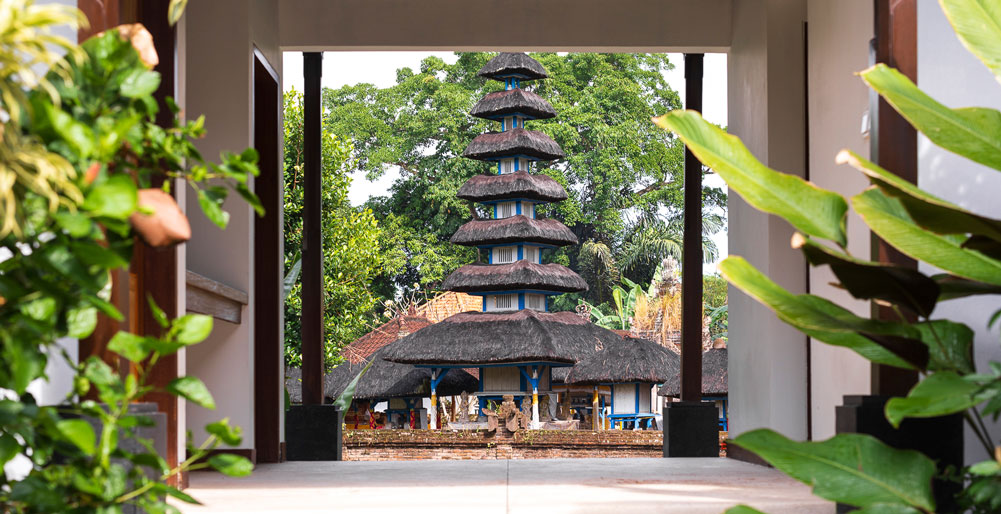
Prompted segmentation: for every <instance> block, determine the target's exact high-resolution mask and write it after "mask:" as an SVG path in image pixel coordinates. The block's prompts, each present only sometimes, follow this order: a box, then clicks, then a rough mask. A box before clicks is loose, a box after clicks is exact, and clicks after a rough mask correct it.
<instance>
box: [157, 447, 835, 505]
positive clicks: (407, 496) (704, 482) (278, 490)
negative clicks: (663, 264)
mask: <svg viewBox="0 0 1001 514" xmlns="http://www.w3.org/2000/svg"><path fill="white" fill-rule="evenodd" d="M187 492H188V493H190V494H191V495H193V496H194V497H195V498H198V499H199V500H200V501H202V502H203V503H204V506H200V507H199V506H183V511H184V512H192V513H200V512H233V513H236V512H240V513H243V512H248V513H252V512H407V513H425V512H426V513H434V514H441V513H451V512H457V513H459V512H461V513H463V514H493V513H509V512H517V513H521V512H526V513H537V512H538V513H546V514H549V513H564V512H566V513H571V512H572V513H584V512H595V513H605V512H612V513H621V514H625V513H644V514H645V513H651V512H676V513H686V514H688V513H693V514H697V513H703V512H704V513H719V512H723V511H724V510H726V509H727V508H728V507H730V506H732V505H735V504H737V503H746V504H749V505H751V506H754V507H756V508H758V509H761V510H763V511H765V512H768V513H769V514H781V513H814V512H816V513H833V512H834V505H833V504H831V503H828V502H824V501H822V500H818V499H817V498H815V497H813V496H811V495H810V491H809V488H808V487H806V486H804V485H802V484H800V483H799V482H796V481H794V480H792V479H790V478H788V477H786V476H784V475H782V474H781V473H779V472H778V471H775V470H773V469H769V468H765V467H761V466H755V465H752V464H746V463H743V462H738V461H735V460H733V459H553V460H509V461H507V460H497V461H417V462H287V463H283V464H264V465H261V466H258V468H257V469H256V470H255V471H254V474H253V475H252V476H250V477H247V478H242V479H234V478H227V477H224V476H222V475H219V474H217V473H211V472H195V473H192V474H191V488H190V489H189V490H188V491H187ZM175 504H176V503H175ZM179 506H180V505H179Z"/></svg>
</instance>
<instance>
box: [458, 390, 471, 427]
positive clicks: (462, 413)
mask: <svg viewBox="0 0 1001 514" xmlns="http://www.w3.org/2000/svg"><path fill="white" fill-rule="evenodd" d="M457 421H458V422H460V423H465V422H468V421H471V420H470V419H469V393H467V392H465V391H463V392H462V394H460V395H459V416H458V419H457Z"/></svg>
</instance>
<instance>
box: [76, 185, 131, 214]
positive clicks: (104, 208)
mask: <svg viewBox="0 0 1001 514" xmlns="http://www.w3.org/2000/svg"><path fill="white" fill-rule="evenodd" d="M138 202H139V194H138V193H137V192H136V185H135V183H134V182H132V179H131V178H129V177H128V176H125V175H115V176H113V177H111V178H109V179H108V180H107V181H105V182H104V183H102V184H100V185H97V186H94V188H93V189H91V190H90V192H88V193H87V197H86V198H85V199H84V202H83V209H84V210H85V211H89V213H90V214H91V215H93V216H100V217H108V218H115V219H125V218H128V217H129V216H130V215H131V214H132V213H133V212H135V211H136V209H137V208H138V206H139V203H138Z"/></svg>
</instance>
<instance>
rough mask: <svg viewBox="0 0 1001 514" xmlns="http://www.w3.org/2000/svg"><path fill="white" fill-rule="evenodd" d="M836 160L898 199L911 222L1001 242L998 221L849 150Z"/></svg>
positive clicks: (948, 232) (932, 228)
mask: <svg viewBox="0 0 1001 514" xmlns="http://www.w3.org/2000/svg"><path fill="white" fill-rule="evenodd" d="M837 161H838V163H839V164H849V165H851V166H852V167H854V168H855V169H857V170H859V171H861V172H862V173H863V174H865V175H866V176H867V177H869V181H870V182H872V183H873V184H874V185H876V186H879V189H880V190H882V191H883V193H885V194H886V195H887V196H892V197H894V198H896V199H898V200H900V203H901V205H903V206H904V209H905V210H906V211H907V213H908V214H910V215H911V218H912V219H913V220H914V223H916V224H918V225H919V226H921V227H923V228H926V229H928V230H931V231H932V232H935V233H937V234H963V235H966V234H974V235H981V236H984V237H987V238H990V239H991V240H992V241H1001V220H996V219H992V218H988V217H985V216H980V215H978V214H974V213H972V212H970V211H967V210H966V209H963V208H962V207H959V206H958V205H954V204H952V203H949V202H947V201H945V200H942V199H941V198H938V197H937V196H934V195H931V194H929V193H927V192H925V191H924V190H922V189H920V188H919V187H917V186H915V185H914V184H911V183H910V182H908V181H906V180H904V179H902V178H900V177H899V176H897V175H896V174H894V173H891V172H889V171H887V170H885V169H883V168H881V167H880V166H879V165H877V164H876V163H873V162H871V161H869V160H867V159H865V158H863V157H861V156H860V155H858V154H856V153H855V152H852V151H850V150H842V151H841V153H839V154H838V157H837Z"/></svg>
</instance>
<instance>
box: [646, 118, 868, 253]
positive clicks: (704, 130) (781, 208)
mask: <svg viewBox="0 0 1001 514" xmlns="http://www.w3.org/2000/svg"><path fill="white" fill-rule="evenodd" d="M655 121H656V122H657V124H658V125H660V126H661V127H664V128H666V129H668V130H671V131H673V132H674V133H676V134H678V136H679V137H680V138H681V139H682V141H684V142H685V144H686V145H688V148H689V149H690V150H691V151H692V153H693V154H695V156H696V157H698V158H699V160H700V161H702V163H703V164H705V165H706V166H709V167H710V168H712V169H713V171H715V172H716V173H718V174H719V175H720V177H722V178H723V180H725V181H726V184H727V185H728V186H729V187H730V188H731V189H733V190H734V191H736V192H737V193H738V194H740V196H741V197H743V198H744V200H746V201H747V203H749V204H751V205H752V206H754V207H755V208H757V209H759V210H762V211H764V212H767V213H770V214H775V215H777V216H781V217H782V218H784V219H785V220H786V221H788V222H789V223H790V224H792V226H793V227H796V229H797V230H799V231H801V232H803V233H805V234H808V235H811V236H816V237H821V238H824V239H829V240H831V241H834V242H836V243H838V244H839V245H841V246H845V245H846V244H847V240H846V236H845V213H846V212H847V211H848V204H847V203H846V202H845V199H844V198H842V197H841V195H839V194H837V193H834V192H832V191H827V190H825V189H821V188H819V187H817V186H815V185H813V184H811V183H809V182H807V181H805V180H803V179H801V178H799V177H796V176H794V175H789V174H787V173H781V172H778V171H775V170H773V169H770V168H768V167H767V166H765V165H764V164H762V163H761V162H760V161H758V160H757V159H756V158H755V157H754V155H752V154H751V152H750V150H748V149H747V147H746V146H744V144H743V143H742V142H741V141H740V139H738V138H737V137H736V136H732V135H729V134H727V133H726V132H724V131H723V130H721V129H720V128H719V127H716V126H715V125H713V124H711V123H709V122H707V121H705V120H704V119H702V116H701V115H700V114H699V113H697V112H695V111H682V110H675V111H671V112H669V113H667V114H666V115H664V116H661V117H660V118H656V119H655Z"/></svg>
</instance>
